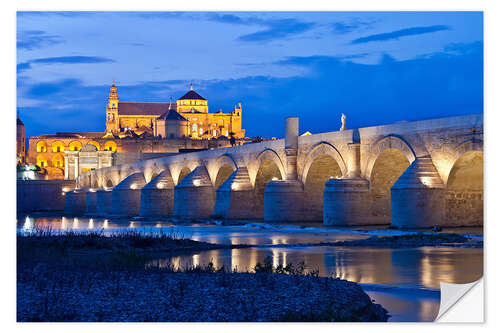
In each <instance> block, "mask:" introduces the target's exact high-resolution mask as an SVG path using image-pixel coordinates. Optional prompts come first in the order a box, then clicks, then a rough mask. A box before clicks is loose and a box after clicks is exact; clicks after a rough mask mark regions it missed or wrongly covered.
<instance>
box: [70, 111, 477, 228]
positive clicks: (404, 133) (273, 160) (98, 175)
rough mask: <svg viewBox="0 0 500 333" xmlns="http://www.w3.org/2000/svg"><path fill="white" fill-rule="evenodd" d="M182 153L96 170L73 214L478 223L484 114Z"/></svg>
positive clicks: (82, 183)
mask: <svg viewBox="0 0 500 333" xmlns="http://www.w3.org/2000/svg"><path fill="white" fill-rule="evenodd" d="M285 126H286V137H285V139H281V140H275V141H266V142H261V143H254V144H246V145H243V146H236V147H232V148H222V149H215V150H206V151H200V152H193V153H184V154H178V155H173V156H168V157H162V158H157V159H151V160H144V161H140V162H137V163H133V164H124V165H119V166H113V167H107V168H102V169H96V170H92V171H90V172H87V173H85V174H83V175H81V176H80V177H78V179H77V180H76V181H77V189H75V190H74V191H70V192H68V193H66V210H67V212H68V213H72V214H83V213H86V214H89V215H97V216H110V217H118V216H122V217H130V216H142V217H166V216H179V217H185V218H208V217H217V218H223V219H264V220H266V221H302V222H308V221H323V223H324V224H326V225H340V226H346V225H372V224H389V223H392V224H393V225H394V226H397V227H408V228H416V227H429V226H433V225H441V226H464V225H482V223H483V115H482V114H472V115H467V116H458V117H448V118H439V119H430V120H422V121H414V122H398V123H395V124H389V125H382V126H373V127H365V128H359V129H352V130H342V131H334V132H327V133H320V134H314V135H304V136H299V135H298V134H299V128H298V118H295V117H290V118H287V119H286V123H285Z"/></svg>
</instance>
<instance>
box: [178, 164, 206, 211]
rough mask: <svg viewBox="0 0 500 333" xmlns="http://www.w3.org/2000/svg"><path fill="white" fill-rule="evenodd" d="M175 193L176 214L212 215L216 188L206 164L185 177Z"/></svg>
mask: <svg viewBox="0 0 500 333" xmlns="http://www.w3.org/2000/svg"><path fill="white" fill-rule="evenodd" d="M174 193H175V194H174V213H173V215H174V216H178V217H182V218H191V219H196V218H209V217H210V215H212V211H213V209H214V205H215V189H214V186H213V184H212V181H211V180H210V176H209V175H208V171H207V168H206V167H205V166H204V165H202V166H198V167H196V168H195V169H194V170H193V171H192V172H191V173H189V174H188V175H187V176H186V177H184V179H183V180H182V181H181V182H180V183H179V184H177V186H175V190H174Z"/></svg>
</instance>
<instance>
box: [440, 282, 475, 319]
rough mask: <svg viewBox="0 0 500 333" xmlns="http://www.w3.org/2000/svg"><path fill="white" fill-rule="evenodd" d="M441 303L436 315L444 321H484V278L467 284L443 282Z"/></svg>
mask: <svg viewBox="0 0 500 333" xmlns="http://www.w3.org/2000/svg"><path fill="white" fill-rule="evenodd" d="M440 285H441V304H440V306H439V313H438V315H437V317H436V320H435V321H437V322H443V323H446V322H448V323H466V322H467V323H482V322H484V282H483V278H481V279H479V280H477V281H475V282H472V283H466V284H454V283H445V282H441V283H440Z"/></svg>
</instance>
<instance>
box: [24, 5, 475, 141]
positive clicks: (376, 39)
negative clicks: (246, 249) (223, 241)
mask: <svg viewBox="0 0 500 333" xmlns="http://www.w3.org/2000/svg"><path fill="white" fill-rule="evenodd" d="M112 80H115V81H116V85H117V87H118V95H119V99H120V101H128V102H141V101H142V102H168V101H169V100H170V97H172V98H173V99H174V100H176V99H178V98H179V97H181V96H182V95H183V94H184V93H185V92H187V91H188V90H189V83H190V82H193V86H194V89H195V90H196V91H197V92H198V93H200V94H201V95H202V96H203V97H205V98H206V99H208V104H209V108H210V111H212V112H215V111H217V110H219V109H222V110H223V111H224V112H230V111H231V110H232V107H233V106H234V105H235V104H237V103H238V102H241V103H242V106H243V127H244V128H245V129H246V130H247V136H249V137H254V136H262V137H283V136H284V119H285V118H286V117H288V116H298V117H299V121H300V132H301V133H303V132H305V131H310V132H312V133H313V134H314V133H320V132H329V131H335V130H338V129H339V127H340V125H341V122H340V117H341V114H342V113H344V114H345V115H346V118H347V119H346V127H347V128H358V127H365V126H374V125H380V124H387V123H393V122H397V121H413V120H419V119H429V118H438V117H447V116H455V115H463V114H471V113H481V112H483V15H482V13H481V12H18V13H17V111H18V112H19V114H20V116H21V119H22V120H23V122H24V123H25V125H26V135H27V136H35V135H41V134H49V133H55V132H69V131H104V129H105V111H106V103H107V97H108V93H109V87H110V85H111V83H112Z"/></svg>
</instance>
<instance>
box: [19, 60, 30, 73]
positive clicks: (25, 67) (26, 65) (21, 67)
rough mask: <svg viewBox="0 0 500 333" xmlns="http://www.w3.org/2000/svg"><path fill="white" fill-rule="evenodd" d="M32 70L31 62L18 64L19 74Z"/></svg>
mask: <svg viewBox="0 0 500 333" xmlns="http://www.w3.org/2000/svg"><path fill="white" fill-rule="evenodd" d="M30 68H31V64H30V63H29V62H21V63H19V64H17V72H18V73H22V72H24V71H26V70H28V69H30Z"/></svg>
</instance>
